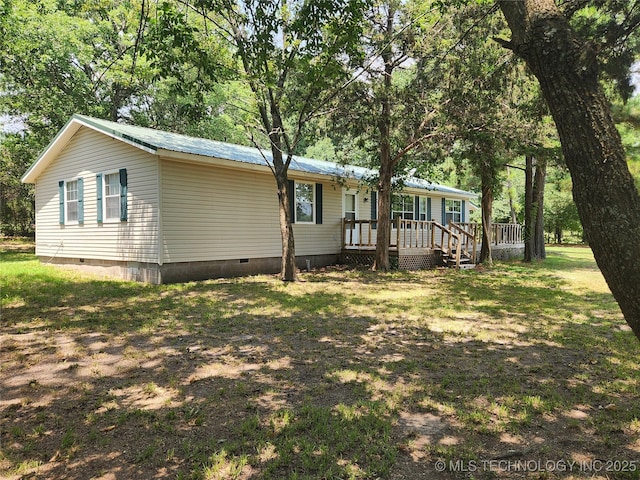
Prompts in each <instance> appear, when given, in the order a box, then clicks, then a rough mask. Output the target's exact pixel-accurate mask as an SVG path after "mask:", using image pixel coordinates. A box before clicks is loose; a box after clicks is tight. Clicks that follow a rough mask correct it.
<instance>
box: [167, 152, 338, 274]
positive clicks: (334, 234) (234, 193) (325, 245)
mask: <svg viewBox="0 0 640 480" xmlns="http://www.w3.org/2000/svg"><path fill="white" fill-rule="evenodd" d="M161 178H162V181H161V185H162V186H161V191H162V204H161V212H162V232H163V262H164V263H170V262H188V261H206V260H233V259H241V258H265V257H279V256H280V255H281V254H282V243H281V238H280V226H279V221H278V200H277V195H276V188H275V180H274V178H273V176H272V175H271V173H270V172H268V171H267V172H264V173H262V172H259V171H255V170H241V169H237V170H236V169H227V168H218V167H212V166H204V165H197V164H190V163H181V162H174V161H170V160H163V161H162V175H161ZM323 200H324V201H323V205H324V209H323V210H324V212H323V220H324V223H323V224H322V225H316V224H304V225H302V224H300V225H294V235H295V239H296V254H297V255H298V256H300V255H316V254H324V253H338V252H339V250H340V225H339V222H340V215H341V203H340V202H341V198H340V193H339V191H334V189H333V188H332V187H331V185H330V183H326V184H324V187H323Z"/></svg>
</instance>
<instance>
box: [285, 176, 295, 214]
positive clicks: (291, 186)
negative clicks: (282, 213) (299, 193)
mask: <svg viewBox="0 0 640 480" xmlns="http://www.w3.org/2000/svg"><path fill="white" fill-rule="evenodd" d="M287 196H288V197H289V216H290V217H291V223H296V184H295V183H294V181H293V180H287Z"/></svg>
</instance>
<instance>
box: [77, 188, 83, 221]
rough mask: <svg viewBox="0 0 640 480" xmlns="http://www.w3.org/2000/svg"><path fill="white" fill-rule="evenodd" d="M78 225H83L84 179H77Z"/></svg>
mask: <svg viewBox="0 0 640 480" xmlns="http://www.w3.org/2000/svg"><path fill="white" fill-rule="evenodd" d="M78 223H84V179H83V178H79V179H78Z"/></svg>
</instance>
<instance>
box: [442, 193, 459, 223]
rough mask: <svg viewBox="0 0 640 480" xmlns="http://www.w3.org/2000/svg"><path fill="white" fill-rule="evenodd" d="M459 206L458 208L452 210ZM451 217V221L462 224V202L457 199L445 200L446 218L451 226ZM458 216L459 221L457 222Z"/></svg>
mask: <svg viewBox="0 0 640 480" xmlns="http://www.w3.org/2000/svg"><path fill="white" fill-rule="evenodd" d="M455 206H457V207H458V208H457V209H455V208H451V207H455ZM449 215H451V221H452V222H454V223H460V222H462V200H459V199H456V198H445V200H444V218H445V220H446V222H447V224H449ZM456 215H457V216H458V219H457V220H456Z"/></svg>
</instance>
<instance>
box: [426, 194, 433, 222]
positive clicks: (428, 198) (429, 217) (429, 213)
mask: <svg viewBox="0 0 640 480" xmlns="http://www.w3.org/2000/svg"><path fill="white" fill-rule="evenodd" d="M431 220H433V218H431V197H427V221H428V222H430V221H431Z"/></svg>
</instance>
